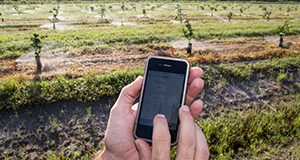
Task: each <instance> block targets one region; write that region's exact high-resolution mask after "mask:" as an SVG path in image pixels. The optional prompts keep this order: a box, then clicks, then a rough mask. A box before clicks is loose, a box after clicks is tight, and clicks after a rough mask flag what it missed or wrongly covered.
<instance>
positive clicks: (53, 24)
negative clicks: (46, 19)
mask: <svg viewBox="0 0 300 160" xmlns="http://www.w3.org/2000/svg"><path fill="white" fill-rule="evenodd" d="M53 30H55V22H53Z"/></svg>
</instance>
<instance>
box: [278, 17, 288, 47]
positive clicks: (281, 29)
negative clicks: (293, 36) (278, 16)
mask: <svg viewBox="0 0 300 160" xmlns="http://www.w3.org/2000/svg"><path fill="white" fill-rule="evenodd" d="M290 31H291V25H290V22H289V21H288V20H287V21H285V22H284V23H283V24H282V25H280V26H278V27H277V33H278V34H279V36H280V40H279V47H281V48H283V47H284V46H283V39H284V36H285V35H286V34H287V33H289V32H290Z"/></svg>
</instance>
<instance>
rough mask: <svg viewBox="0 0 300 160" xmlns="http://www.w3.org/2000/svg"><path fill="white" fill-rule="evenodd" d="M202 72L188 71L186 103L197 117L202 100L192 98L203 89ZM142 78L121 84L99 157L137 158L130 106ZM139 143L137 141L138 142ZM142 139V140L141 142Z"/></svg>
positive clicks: (134, 111)
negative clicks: (124, 85) (124, 84)
mask: <svg viewBox="0 0 300 160" xmlns="http://www.w3.org/2000/svg"><path fill="white" fill-rule="evenodd" d="M202 74H203V71H202V70H201V69H200V68H198V67H195V68H192V69H191V70H190V73H189V79H188V90H187V95H186V104H187V105H190V110H191V115H192V116H193V117H194V118H197V117H198V115H199V114H200V112H201V111H202V108H203V102H202V101H201V100H194V99H195V97H196V96H197V95H198V94H199V92H200V91H201V90H202V89H203V86H204V82H203V80H202V79H201V78H200V77H201V75H202ZM142 80H143V78H142V77H138V78H137V79H136V80H135V81H134V82H132V83H131V84H129V85H127V86H126V87H124V88H123V89H122V91H121V93H120V96H119V98H118V100H117V101H116V103H115V105H114V106H113V107H112V109H111V111H110V117H109V120H108V125H107V129H106V133H105V138H104V146H105V148H104V150H103V152H102V153H101V154H100V155H99V156H98V157H97V158H98V159H110V160H114V159H128V160H131V159H133V160H135V159H139V158H140V154H139V151H138V149H137V147H136V143H135V142H136V141H135V139H134V136H133V128H134V121H135V116H136V108H133V107H132V105H133V103H134V101H135V99H136V98H137V97H138V95H139V93H140V90H141V87H142ZM138 142H141V141H139V140H137V143H138ZM142 142H143V141H142Z"/></svg>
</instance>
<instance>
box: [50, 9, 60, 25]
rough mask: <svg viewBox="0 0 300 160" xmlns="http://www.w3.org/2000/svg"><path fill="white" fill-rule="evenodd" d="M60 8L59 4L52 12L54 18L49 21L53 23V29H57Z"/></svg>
mask: <svg viewBox="0 0 300 160" xmlns="http://www.w3.org/2000/svg"><path fill="white" fill-rule="evenodd" d="M58 10H59V6H57V7H54V8H53V9H52V10H51V11H50V12H51V13H52V18H51V19H49V21H50V22H51V23H52V24H53V29H54V30H55V23H56V22H59V19H58V18H57V16H58V13H59V12H58Z"/></svg>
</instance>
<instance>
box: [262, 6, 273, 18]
mask: <svg viewBox="0 0 300 160" xmlns="http://www.w3.org/2000/svg"><path fill="white" fill-rule="evenodd" d="M271 14H272V12H271V11H268V10H267V9H265V10H264V13H263V15H262V17H263V19H267V21H270V17H271Z"/></svg>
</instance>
